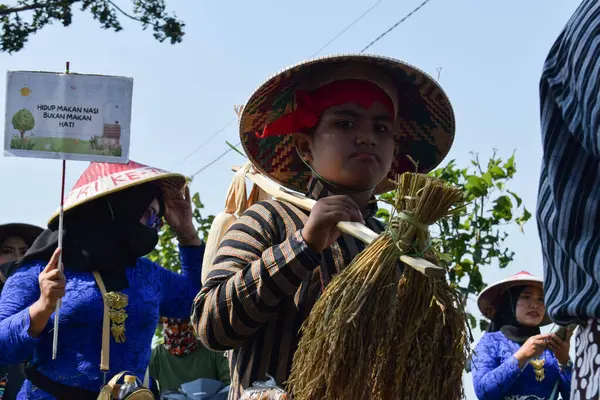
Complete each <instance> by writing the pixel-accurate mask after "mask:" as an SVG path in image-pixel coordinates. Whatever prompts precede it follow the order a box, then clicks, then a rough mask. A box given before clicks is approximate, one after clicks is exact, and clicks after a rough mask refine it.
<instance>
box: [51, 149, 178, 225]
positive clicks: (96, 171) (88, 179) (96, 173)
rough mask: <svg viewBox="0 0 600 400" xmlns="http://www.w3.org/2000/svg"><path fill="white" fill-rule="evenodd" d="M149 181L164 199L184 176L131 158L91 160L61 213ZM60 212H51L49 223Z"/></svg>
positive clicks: (54, 219) (175, 193)
mask: <svg viewBox="0 0 600 400" xmlns="http://www.w3.org/2000/svg"><path fill="white" fill-rule="evenodd" d="M148 182H156V183H157V184H158V185H159V186H160V188H161V189H162V191H163V196H164V197H165V199H169V198H173V197H176V196H177V195H179V194H180V193H181V191H182V189H183V187H184V186H185V183H186V179H185V176H183V175H181V174H176V173H172V172H168V171H165V170H162V169H160V168H154V167H150V166H148V165H144V164H140V163H137V162H134V161H129V162H128V163H127V164H112V163H97V162H93V163H91V164H90V166H89V167H88V168H87V169H86V170H85V171H84V172H83V174H81V176H80V177H79V180H78V181H77V183H76V184H75V186H73V189H71V191H70V192H69V194H67V196H66V197H65V201H64V212H65V213H66V212H68V211H69V210H72V209H73V208H75V207H78V206H80V205H82V204H85V203H89V202H90V201H92V200H96V199H98V198H100V197H102V196H106V195H108V194H111V193H115V192H118V191H121V190H124V189H127V188H131V187H133V186H138V185H142V184H144V183H148ZM59 212H60V210H57V211H56V212H55V213H54V215H52V217H51V218H50V221H49V222H48V224H49V225H52V224H53V223H55V222H57V220H58V216H59Z"/></svg>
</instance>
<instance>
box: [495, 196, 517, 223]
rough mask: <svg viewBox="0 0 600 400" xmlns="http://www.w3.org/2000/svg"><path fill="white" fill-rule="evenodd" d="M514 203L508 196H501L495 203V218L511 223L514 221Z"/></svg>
mask: <svg viewBox="0 0 600 400" xmlns="http://www.w3.org/2000/svg"><path fill="white" fill-rule="evenodd" d="M512 207H513V205H512V201H511V200H510V197H508V196H506V195H505V196H500V197H498V198H497V199H496V200H495V201H494V209H493V211H492V214H493V216H494V218H497V219H503V220H505V221H510V220H511V219H512Z"/></svg>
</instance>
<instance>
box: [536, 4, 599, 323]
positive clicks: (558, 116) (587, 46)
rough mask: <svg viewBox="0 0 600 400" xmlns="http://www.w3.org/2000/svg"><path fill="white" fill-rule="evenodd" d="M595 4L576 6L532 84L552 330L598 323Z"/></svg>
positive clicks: (539, 213) (541, 230)
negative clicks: (536, 92)
mask: <svg viewBox="0 0 600 400" xmlns="http://www.w3.org/2000/svg"><path fill="white" fill-rule="evenodd" d="M599 97H600V1H598V0H584V1H583V2H582V3H581V5H580V6H579V8H578V9H577V11H576V12H575V14H574V15H573V16H572V17H571V19H570V20H569V22H568V23H567V25H566V27H565V29H564V30H563V32H562V33H561V34H560V36H559V37H558V39H557V40H556V42H555V44H554V46H553V47H552V49H551V50H550V54H549V55H548V58H547V59H546V63H545V65H544V71H543V75H542V79H541V82H540V100H541V126H542V143H543V160H542V172H541V178H540V188H539V189H540V190H539V195H538V210H537V221H538V227H539V233H540V238H541V241H542V248H543V256H544V269H545V279H544V280H545V298H546V302H547V309H548V312H549V314H550V317H551V318H552V319H553V320H555V321H556V322H559V323H566V322H572V321H576V320H577V321H588V320H589V319H593V318H600V137H599V135H600V101H599Z"/></svg>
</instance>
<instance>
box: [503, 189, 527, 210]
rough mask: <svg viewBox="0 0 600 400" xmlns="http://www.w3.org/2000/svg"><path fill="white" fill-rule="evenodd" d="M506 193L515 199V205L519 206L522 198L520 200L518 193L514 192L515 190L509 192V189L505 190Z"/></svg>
mask: <svg viewBox="0 0 600 400" xmlns="http://www.w3.org/2000/svg"><path fill="white" fill-rule="evenodd" d="M506 192H507V193H508V194H510V195H511V196H512V197H513V199H515V201H516V202H517V207H521V204H522V203H523V200H521V198H520V197H519V195H518V194H516V193H515V192H511V191H510V190H507V191H506Z"/></svg>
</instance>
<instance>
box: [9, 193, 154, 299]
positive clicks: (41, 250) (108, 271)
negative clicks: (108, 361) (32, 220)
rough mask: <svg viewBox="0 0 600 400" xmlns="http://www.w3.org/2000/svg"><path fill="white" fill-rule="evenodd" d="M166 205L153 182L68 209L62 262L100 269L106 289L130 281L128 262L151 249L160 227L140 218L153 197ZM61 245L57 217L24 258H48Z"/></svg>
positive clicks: (74, 268) (82, 268)
mask: <svg viewBox="0 0 600 400" xmlns="http://www.w3.org/2000/svg"><path fill="white" fill-rule="evenodd" d="M154 199H158V200H159V203H160V204H161V215H162V213H163V210H164V207H163V202H162V198H161V192H160V189H159V188H158V187H157V186H156V185H155V184H154V183H147V184H143V185H139V186H134V187H132V188H128V189H125V190H122V191H119V192H116V193H113V194H109V195H107V196H103V197H100V198H98V199H96V200H93V201H91V202H89V203H86V204H83V205H81V206H78V207H76V208H74V209H72V210H69V211H68V212H66V213H65V215H64V221H63V223H64V226H63V256H62V259H63V265H64V267H65V269H69V270H72V271H90V272H91V271H99V272H100V274H101V276H102V279H103V281H104V284H105V286H106V290H107V291H109V292H111V291H117V290H123V289H125V288H127V287H129V284H128V282H127V276H126V273H125V268H127V267H134V266H135V265H136V260H137V258H138V257H142V256H145V255H146V254H148V253H150V252H151V251H152V249H154V247H155V246H156V244H157V242H158V232H157V230H156V229H154V228H149V227H146V226H144V225H142V224H141V223H140V218H141V217H142V216H143V215H144V213H145V212H146V210H147V209H148V206H149V205H150V203H151V202H152V200H154ZM57 247H58V222H56V223H54V224H53V225H51V226H49V229H46V230H45V231H44V232H43V233H42V234H41V235H40V236H39V237H38V238H37V239H36V241H35V242H34V243H33V245H32V246H31V248H30V249H29V251H27V253H26V254H25V256H24V257H23V259H22V260H21V261H20V262H19V264H20V265H25V264H27V263H28V262H30V261H44V262H48V261H49V260H50V257H51V256H52V254H53V253H54V250H56V248H57Z"/></svg>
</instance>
